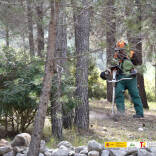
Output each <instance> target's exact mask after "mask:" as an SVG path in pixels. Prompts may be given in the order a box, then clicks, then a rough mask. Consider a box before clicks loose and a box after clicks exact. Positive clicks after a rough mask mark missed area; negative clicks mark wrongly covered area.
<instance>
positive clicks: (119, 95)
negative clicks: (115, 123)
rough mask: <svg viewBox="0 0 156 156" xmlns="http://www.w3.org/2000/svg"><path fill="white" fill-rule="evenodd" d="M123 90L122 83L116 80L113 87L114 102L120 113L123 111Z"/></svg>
mask: <svg viewBox="0 0 156 156" xmlns="http://www.w3.org/2000/svg"><path fill="white" fill-rule="evenodd" d="M124 90H125V86H124V84H123V83H121V82H118V83H117V84H116V87H115V103H116V107H117V110H118V111H119V112H120V113H124V112H125V104H124Z"/></svg>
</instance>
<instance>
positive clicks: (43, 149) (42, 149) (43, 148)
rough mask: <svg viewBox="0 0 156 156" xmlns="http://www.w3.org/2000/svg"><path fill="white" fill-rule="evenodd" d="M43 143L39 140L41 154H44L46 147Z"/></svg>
mask: <svg viewBox="0 0 156 156" xmlns="http://www.w3.org/2000/svg"><path fill="white" fill-rule="evenodd" d="M45 144H46V143H45V141H44V140H41V143H40V152H41V153H44V152H45V151H46V146H45Z"/></svg>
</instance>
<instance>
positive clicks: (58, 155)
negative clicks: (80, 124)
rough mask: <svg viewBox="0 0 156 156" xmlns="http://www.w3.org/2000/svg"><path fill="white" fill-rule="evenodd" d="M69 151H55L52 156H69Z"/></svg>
mask: <svg viewBox="0 0 156 156" xmlns="http://www.w3.org/2000/svg"><path fill="white" fill-rule="evenodd" d="M68 154H69V150H65V149H55V150H54V151H53V153H52V156H68Z"/></svg>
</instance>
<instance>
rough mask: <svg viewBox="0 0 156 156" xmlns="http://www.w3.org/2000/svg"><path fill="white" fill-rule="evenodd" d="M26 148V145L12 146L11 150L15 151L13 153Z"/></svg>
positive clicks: (20, 151)
mask: <svg viewBox="0 0 156 156" xmlns="http://www.w3.org/2000/svg"><path fill="white" fill-rule="evenodd" d="M26 149H27V147H26V146H14V147H13V150H14V151H15V153H22V152H23V151H25V150H26Z"/></svg>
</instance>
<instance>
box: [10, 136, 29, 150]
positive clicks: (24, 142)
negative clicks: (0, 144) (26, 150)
mask: <svg viewBox="0 0 156 156" xmlns="http://www.w3.org/2000/svg"><path fill="white" fill-rule="evenodd" d="M30 141H31V136H30V134H28V133H21V134H18V135H16V136H15V138H14V140H13V141H12V142H11V145H12V146H13V147H14V146H27V147H28V146H29V144H30Z"/></svg>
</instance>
